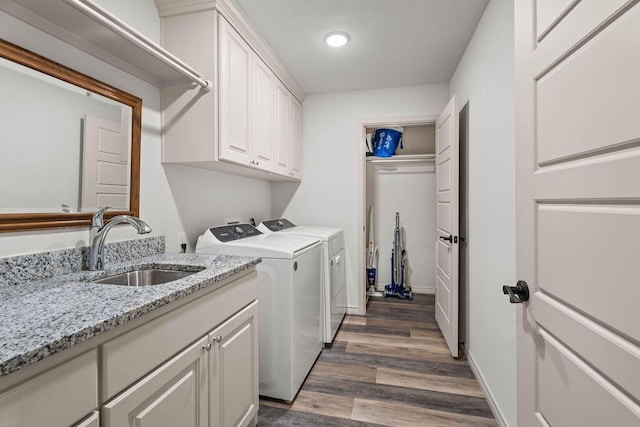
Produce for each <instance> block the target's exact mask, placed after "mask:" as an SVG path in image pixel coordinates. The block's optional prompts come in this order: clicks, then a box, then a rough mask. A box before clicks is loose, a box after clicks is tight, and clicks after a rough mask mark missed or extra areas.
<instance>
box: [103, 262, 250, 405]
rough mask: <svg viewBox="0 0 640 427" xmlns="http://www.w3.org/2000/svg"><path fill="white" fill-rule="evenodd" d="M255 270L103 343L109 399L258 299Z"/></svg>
mask: <svg viewBox="0 0 640 427" xmlns="http://www.w3.org/2000/svg"><path fill="white" fill-rule="evenodd" d="M257 292H258V291H257V282H256V273H255V271H254V272H252V273H250V274H247V275H246V276H243V277H241V278H239V279H237V280H235V281H234V282H232V283H229V284H228V285H226V286H224V287H222V288H220V289H218V290H216V291H213V292H210V293H208V294H206V295H203V296H202V297H200V298H198V299H196V300H194V301H192V302H190V303H188V304H186V305H184V306H182V307H179V308H177V309H176V310H173V311H171V312H169V313H167V314H165V315H164V316H161V317H159V318H157V319H155V320H152V321H150V322H148V323H146V324H144V325H142V326H140V327H139V328H137V329H134V330H132V331H130V332H128V333H126V334H124V335H122V336H120V337H118V338H116V339H114V340H112V341H109V342H107V343H105V344H104V345H103V346H102V357H101V362H102V364H101V366H102V378H103V381H102V392H103V395H102V396H103V399H104V400H108V399H110V398H112V397H113V396H115V395H116V394H117V393H119V392H120V391H122V390H124V389H125V388H126V387H128V386H129V385H130V384H133V383H134V382H135V381H137V380H138V379H140V378H142V377H143V376H144V375H145V374H147V373H148V372H151V371H152V370H153V369H155V368H156V367H157V366H159V365H160V364H161V363H163V362H164V361H166V360H168V359H169V358H170V357H172V356H173V355H175V354H176V353H178V352H179V351H180V350H182V349H183V348H185V347H186V346H188V345H189V344H191V343H193V342H194V341H195V340H197V339H198V338H200V337H202V336H203V335H205V334H206V333H207V332H209V331H210V330H211V328H213V327H215V326H216V325H219V324H220V323H222V322H223V321H225V320H226V319H228V318H229V317H231V316H232V315H233V314H234V313H236V312H238V311H239V310H241V309H242V308H243V307H245V306H247V305H248V304H250V303H251V302H252V301H253V300H255V299H257Z"/></svg>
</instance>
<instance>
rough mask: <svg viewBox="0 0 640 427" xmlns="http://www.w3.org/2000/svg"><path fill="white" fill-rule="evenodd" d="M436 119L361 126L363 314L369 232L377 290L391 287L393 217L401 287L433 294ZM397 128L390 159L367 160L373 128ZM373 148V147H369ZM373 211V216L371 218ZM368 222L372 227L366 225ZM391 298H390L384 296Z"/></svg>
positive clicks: (361, 299) (393, 121)
mask: <svg viewBox="0 0 640 427" xmlns="http://www.w3.org/2000/svg"><path fill="white" fill-rule="evenodd" d="M436 119H437V117H436V116H434V117H422V118H419V119H416V118H412V119H393V120H370V121H363V122H361V124H360V133H361V139H360V141H362V142H363V143H362V144H361V145H359V148H360V147H363V148H362V149H361V153H360V154H359V157H360V159H361V162H360V163H361V164H360V167H361V168H362V169H361V172H362V173H361V177H362V178H361V183H360V185H359V188H360V193H361V197H360V210H361V215H360V218H361V221H362V224H361V225H362V226H361V227H359V228H358V229H359V230H361V231H362V235H361V239H360V240H359V241H360V242H361V244H360V245H359V248H358V250H359V255H360V256H359V263H360V268H359V277H360V281H359V286H358V296H359V308H360V313H358V314H365V313H366V304H367V301H368V298H367V290H368V289H370V286H369V282H368V278H367V267H368V266H369V265H370V264H371V257H370V255H371V254H370V250H369V248H368V247H369V246H370V245H369V240H370V232H371V231H373V241H374V246H375V247H376V248H377V251H375V252H377V256H376V254H375V253H374V254H373V256H374V257H375V259H374V261H373V262H374V264H375V268H376V284H375V288H376V290H377V291H381V290H383V289H384V286H385V285H387V284H390V283H391V277H392V264H391V253H392V248H393V244H394V230H395V217H396V212H397V213H399V217H400V229H401V242H402V247H403V249H404V250H406V257H405V263H404V276H403V277H404V282H405V283H406V284H407V285H408V286H410V287H411V289H412V292H413V293H414V294H418V293H430V294H433V293H435V283H434V281H435V277H436V274H435V250H436V246H435V243H434V242H435V239H436V176H435V146H436V144H435V135H436V130H435V123H436ZM399 127H400V128H402V145H403V148H402V149H400V146H398V148H397V150H396V152H395V153H396V154H395V155H393V156H392V157H384V158H383V157H375V156H367V155H366V151H368V150H367V147H366V145H367V144H366V141H367V140H368V135H371V139H373V136H374V135H375V131H376V130H377V129H382V128H399ZM370 148H371V149H373V147H370ZM371 210H373V215H371ZM371 217H372V218H373V222H372V221H371ZM389 298H395V297H389Z"/></svg>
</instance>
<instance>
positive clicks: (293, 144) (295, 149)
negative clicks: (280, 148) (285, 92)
mask: <svg viewBox="0 0 640 427" xmlns="http://www.w3.org/2000/svg"><path fill="white" fill-rule="evenodd" d="M289 102H290V105H289V156H290V157H289V158H290V161H289V176H290V177H292V178H300V164H301V163H302V159H301V156H302V105H301V104H300V103H299V102H298V100H297V99H295V98H294V97H293V96H290V97H289Z"/></svg>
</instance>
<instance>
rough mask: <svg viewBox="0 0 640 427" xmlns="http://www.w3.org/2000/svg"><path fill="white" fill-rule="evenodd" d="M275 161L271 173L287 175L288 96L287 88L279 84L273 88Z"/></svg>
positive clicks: (289, 149) (288, 145) (288, 151)
mask: <svg viewBox="0 0 640 427" xmlns="http://www.w3.org/2000/svg"><path fill="white" fill-rule="evenodd" d="M275 98H276V99H275V108H274V111H275V143H274V153H275V156H274V157H275V159H274V160H275V161H274V167H273V171H274V172H276V173H279V174H282V175H288V174H289V157H290V155H289V153H290V151H291V148H290V147H291V145H290V144H289V119H290V117H289V108H290V105H289V104H290V101H289V98H290V95H289V92H288V91H287V88H286V87H284V85H282V83H280V82H276V87H275Z"/></svg>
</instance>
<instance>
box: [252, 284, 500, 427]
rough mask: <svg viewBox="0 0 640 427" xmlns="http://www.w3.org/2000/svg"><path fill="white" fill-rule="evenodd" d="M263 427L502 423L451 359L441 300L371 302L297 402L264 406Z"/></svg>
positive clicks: (349, 321)
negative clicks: (440, 318)
mask: <svg viewBox="0 0 640 427" xmlns="http://www.w3.org/2000/svg"><path fill="white" fill-rule="evenodd" d="M258 420H259V425H260V427H264V426H283V425H284V426H327V427H328V426H485V425H492V426H493V425H496V422H495V420H494V419H493V416H492V414H491V410H490V409H489V406H488V404H487V401H486V399H485V397H484V395H483V393H482V390H481V389H480V387H479V386H478V383H477V381H476V380H475V378H474V376H473V373H472V372H471V369H470V368H469V365H468V363H467V362H466V360H464V358H462V359H460V360H455V359H453V358H452V357H451V355H450V353H449V350H448V348H447V345H446V344H445V342H444V339H443V338H442V335H441V334H440V331H439V330H438V326H437V325H436V323H435V317H434V297H433V296H432V295H415V297H414V299H413V301H411V302H409V301H403V300H399V299H396V298H387V299H382V298H372V299H370V301H369V304H368V307H367V315H366V316H347V317H346V318H345V320H344V322H343V324H342V326H341V327H340V330H339V331H338V334H337V335H336V338H335V340H334V342H333V346H332V347H331V348H329V349H324V350H323V351H322V354H321V355H320V357H319V358H318V361H317V362H316V364H315V366H314V367H313V369H312V371H311V373H310V374H309V376H308V377H307V379H306V381H305V383H304V384H303V386H302V389H301V390H300V392H299V393H298V396H297V397H296V400H295V401H294V402H293V404H285V403H283V402H280V401H274V400H269V399H261V400H260V410H259V412H258Z"/></svg>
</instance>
